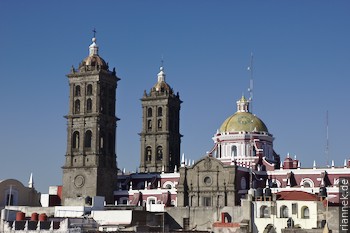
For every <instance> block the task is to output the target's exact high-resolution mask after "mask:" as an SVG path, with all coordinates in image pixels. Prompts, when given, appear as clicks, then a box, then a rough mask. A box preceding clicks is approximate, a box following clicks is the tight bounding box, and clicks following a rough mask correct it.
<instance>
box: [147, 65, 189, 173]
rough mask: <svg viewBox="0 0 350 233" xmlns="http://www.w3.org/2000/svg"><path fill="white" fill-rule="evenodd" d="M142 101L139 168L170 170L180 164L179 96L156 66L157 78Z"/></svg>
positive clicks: (158, 170)
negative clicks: (157, 70)
mask: <svg viewBox="0 0 350 233" xmlns="http://www.w3.org/2000/svg"><path fill="white" fill-rule="evenodd" d="M141 102H142V132H141V133H140V136H141V159H140V161H141V164H140V172H162V171H164V172H173V171H174V169H175V167H177V168H179V165H180V143H181V137H182V135H181V134H180V129H179V128H180V105H181V103H182V101H181V100H180V96H179V93H177V94H174V92H173V89H172V88H171V87H170V86H169V84H167V83H166V81H165V72H164V68H163V67H160V72H159V73H158V81H157V83H156V84H155V85H154V86H153V87H152V89H151V91H150V92H149V93H147V92H146V91H145V92H144V95H143V97H142V99H141Z"/></svg>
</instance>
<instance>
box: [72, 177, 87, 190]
mask: <svg viewBox="0 0 350 233" xmlns="http://www.w3.org/2000/svg"><path fill="white" fill-rule="evenodd" d="M84 184H85V178H84V176H82V175H77V176H76V177H75V178H74V185H75V187H77V188H81V187H83V186H84Z"/></svg>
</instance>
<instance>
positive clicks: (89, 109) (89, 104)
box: [86, 98, 92, 113]
mask: <svg viewBox="0 0 350 233" xmlns="http://www.w3.org/2000/svg"><path fill="white" fill-rule="evenodd" d="M86 112H88V113H90V112H92V100H91V99H90V98H89V99H87V100H86Z"/></svg>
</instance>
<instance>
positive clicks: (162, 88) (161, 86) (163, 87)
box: [152, 66, 173, 94]
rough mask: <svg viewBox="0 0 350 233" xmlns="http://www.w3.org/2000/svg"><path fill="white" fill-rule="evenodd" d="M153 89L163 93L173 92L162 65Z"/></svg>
mask: <svg viewBox="0 0 350 233" xmlns="http://www.w3.org/2000/svg"><path fill="white" fill-rule="evenodd" d="M152 90H155V91H156V92H161V93H164V92H166V93H169V94H173V89H172V88H171V87H170V86H169V84H168V83H166V82H165V72H164V68H163V66H161V67H160V72H159V73H158V82H157V83H156V84H155V85H154V86H153V88H152Z"/></svg>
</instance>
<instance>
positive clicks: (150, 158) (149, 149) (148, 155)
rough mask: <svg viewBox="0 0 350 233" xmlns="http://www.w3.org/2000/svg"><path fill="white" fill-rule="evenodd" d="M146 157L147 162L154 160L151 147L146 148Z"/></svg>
mask: <svg viewBox="0 0 350 233" xmlns="http://www.w3.org/2000/svg"><path fill="white" fill-rule="evenodd" d="M145 155H146V161H149V162H150V161H151V160H152V148H151V147H150V146H147V147H146V151H145Z"/></svg>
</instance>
